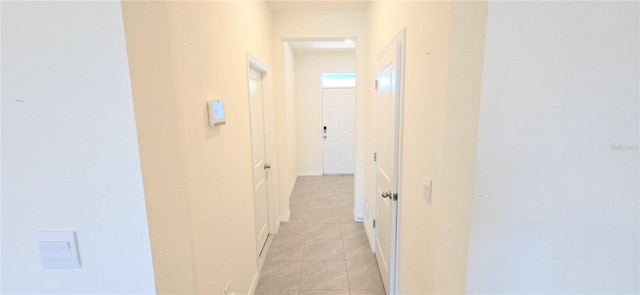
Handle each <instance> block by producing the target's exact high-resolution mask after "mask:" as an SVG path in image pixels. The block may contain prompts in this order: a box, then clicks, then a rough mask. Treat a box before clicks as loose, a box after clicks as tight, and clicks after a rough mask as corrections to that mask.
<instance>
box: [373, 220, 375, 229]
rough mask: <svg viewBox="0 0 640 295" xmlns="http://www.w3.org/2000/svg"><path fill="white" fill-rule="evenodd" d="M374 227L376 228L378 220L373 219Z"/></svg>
mask: <svg viewBox="0 0 640 295" xmlns="http://www.w3.org/2000/svg"><path fill="white" fill-rule="evenodd" d="M373 228H376V220H375V219H374V220H373Z"/></svg>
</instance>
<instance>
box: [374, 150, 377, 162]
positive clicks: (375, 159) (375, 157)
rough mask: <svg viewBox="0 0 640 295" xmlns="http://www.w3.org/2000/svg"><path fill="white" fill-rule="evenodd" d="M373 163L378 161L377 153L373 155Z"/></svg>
mask: <svg viewBox="0 0 640 295" xmlns="http://www.w3.org/2000/svg"><path fill="white" fill-rule="evenodd" d="M373 161H374V162H376V161H378V153H375V152H374V153H373Z"/></svg>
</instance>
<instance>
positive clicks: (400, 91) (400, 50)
mask: <svg viewBox="0 0 640 295" xmlns="http://www.w3.org/2000/svg"><path fill="white" fill-rule="evenodd" d="M391 46H396V62H397V67H398V68H397V71H396V72H397V77H396V97H397V98H398V101H397V103H396V109H395V118H394V120H395V130H394V133H395V135H396V140H395V141H394V149H395V150H397V151H398V153H397V154H394V155H393V156H394V157H395V160H396V163H397V164H396V165H397V171H394V172H395V174H396V180H395V181H394V182H395V183H393V185H392V190H393V191H395V193H397V194H398V200H397V201H396V202H395V209H396V224H392V225H391V226H392V227H395V229H396V231H395V232H396V235H395V237H392V241H391V243H393V244H395V246H394V251H393V252H392V253H391V259H392V260H393V265H391V271H390V276H391V277H390V279H389V282H390V286H389V292H390V295H395V294H399V293H398V291H399V289H398V279H399V278H400V275H399V262H398V258H399V257H400V236H401V234H402V232H401V227H400V226H399V224H400V221H401V208H402V206H401V204H402V185H401V184H402V166H403V165H402V150H403V146H404V145H403V141H404V140H403V138H404V135H403V133H404V132H403V131H404V93H405V66H406V63H405V61H406V48H407V28H406V27H403V28H402V29H401V30H400V32H399V33H398V34H396V36H395V37H394V38H393V39H392V40H391V42H389V43H388V44H387V45H385V46H384V47H383V48H382V50H380V52H379V53H378V54H376V58H375V60H376V77H377V61H378V60H379V59H380V58H382V56H383V55H384V53H385V52H386V51H387V50H388V49H389V48H391ZM376 79H377V78H376ZM374 167H375V166H374ZM373 185H374V190H373V191H374V192H375V196H374V198H378V197H379V196H378V194H377V189H376V187H375V186H376V185H377V180H375V181H374V182H373ZM375 200H377V199H374V202H373V204H376V202H375ZM374 206H375V205H374ZM374 210H376V211H375V212H376V214H375V217H376V219H377V216H378V213H377V212H378V211H377V210H378V207H377V206H376V207H375V209H374ZM371 233H372V235H371V236H372V239H371V240H372V241H371V247H372V250H373V251H375V250H376V249H377V245H376V237H377V229H376V228H373V229H372V231H371Z"/></svg>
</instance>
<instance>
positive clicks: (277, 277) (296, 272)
mask: <svg viewBox="0 0 640 295" xmlns="http://www.w3.org/2000/svg"><path fill="white" fill-rule="evenodd" d="M301 269H302V261H277V260H274V261H269V262H267V263H265V265H264V266H263V267H262V271H261V272H260V281H259V282H258V286H257V287H256V293H266V292H268V291H272V290H291V289H294V290H295V289H298V286H299V284H300V272H301Z"/></svg>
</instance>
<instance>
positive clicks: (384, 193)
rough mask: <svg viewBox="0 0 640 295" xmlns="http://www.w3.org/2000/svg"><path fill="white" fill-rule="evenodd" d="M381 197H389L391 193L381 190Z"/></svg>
mask: <svg viewBox="0 0 640 295" xmlns="http://www.w3.org/2000/svg"><path fill="white" fill-rule="evenodd" d="M382 197H383V198H389V199H391V193H390V192H382Z"/></svg>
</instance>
